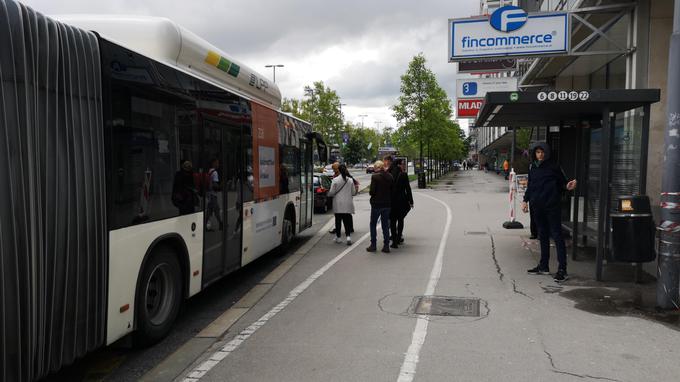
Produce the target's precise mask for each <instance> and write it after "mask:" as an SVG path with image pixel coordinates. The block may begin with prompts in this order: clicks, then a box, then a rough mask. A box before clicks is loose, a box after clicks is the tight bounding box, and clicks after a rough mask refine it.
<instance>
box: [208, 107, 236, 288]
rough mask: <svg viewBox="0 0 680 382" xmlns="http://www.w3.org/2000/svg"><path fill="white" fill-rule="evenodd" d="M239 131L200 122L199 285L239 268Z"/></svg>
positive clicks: (216, 123) (210, 122) (213, 123)
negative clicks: (200, 212) (201, 213)
mask: <svg viewBox="0 0 680 382" xmlns="http://www.w3.org/2000/svg"><path fill="white" fill-rule="evenodd" d="M238 142H240V131H239V130H238V129H237V128H234V127H232V126H229V125H225V124H222V123H218V122H215V121H212V120H209V119H204V121H203V163H202V169H201V170H202V172H203V179H204V180H203V188H204V192H205V202H204V207H203V208H204V210H203V211H204V218H203V220H204V223H203V230H204V236H203V237H204V240H203V284H204V285H206V284H209V283H210V282H212V281H214V280H216V279H218V278H219V277H221V276H222V275H224V274H226V273H228V272H230V271H232V270H233V269H235V268H238V267H239V266H240V265H241V227H240V224H239V223H238V222H240V219H239V217H240V216H241V215H240V214H241V208H240V207H239V205H240V203H241V182H239V181H238V172H239V166H240V165H241V161H240V160H238V159H239V156H238V153H240V145H239V144H238Z"/></svg>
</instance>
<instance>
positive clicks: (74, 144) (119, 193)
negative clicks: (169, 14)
mask: <svg viewBox="0 0 680 382" xmlns="http://www.w3.org/2000/svg"><path fill="white" fill-rule="evenodd" d="M57 19H58V20H59V21H56V20H55V19H52V18H48V17H45V16H43V15H41V14H39V13H37V12H34V11H33V10H31V9H30V8H28V7H26V6H24V5H22V4H20V3H17V2H14V1H12V0H0V47H1V50H2V52H3V53H2V54H1V55H0V83H1V85H2V86H1V87H0V124H1V125H0V157H1V158H2V163H1V164H0V174H1V175H2V182H0V190H1V192H0V195H2V197H1V198H0V211H1V215H0V272H1V277H2V281H0V320H1V321H0V331H1V332H0V336H1V337H2V338H3V340H2V344H1V346H2V348H0V350H1V351H2V354H1V355H0V370H2V372H0V380H7V381H9V380H15V381H23V380H33V379H36V378H40V377H41V376H44V375H46V374H48V373H49V372H51V371H54V370H57V369H59V368H60V367H61V366H63V365H66V364H69V363H71V362H73V360H74V359H76V358H78V357H81V356H83V355H84V354H85V353H87V352H89V351H91V350H93V349H95V348H97V347H100V346H103V345H107V344H110V343H112V342H114V341H116V340H118V339H120V338H122V337H123V336H126V335H128V334H131V333H133V334H134V335H135V336H136V337H137V339H138V340H140V342H141V343H153V342H155V341H158V340H159V339H161V338H163V337H164V336H165V335H166V334H167V333H168V331H169V330H170V328H171V326H172V324H173V322H174V320H175V318H176V316H177V313H178V310H179V307H180V304H181V302H182V300H183V299H185V298H188V297H191V296H193V295H194V294H196V293H198V292H200V291H201V290H202V289H204V288H205V287H206V286H208V285H209V284H211V283H213V282H214V281H216V280H218V279H219V278H220V277H222V276H224V275H226V274H228V273H230V272H232V271H234V270H236V269H238V268H240V267H243V266H244V265H246V264H248V263H250V262H252V261H253V260H255V259H256V258H258V257H259V256H261V255H263V254H265V253H266V252H268V251H270V250H272V249H274V248H276V247H277V246H279V245H285V244H287V243H288V242H289V241H290V239H291V238H292V237H293V236H294V235H295V234H296V233H298V232H300V231H302V230H304V229H305V228H307V227H309V226H310V225H311V220H312V212H313V207H314V204H313V195H312V189H311V187H312V182H311V177H312V156H313V155H312V153H313V148H314V149H316V150H318V151H320V152H321V153H320V154H319V155H320V156H321V157H325V156H327V153H326V152H325V151H326V150H325V145H324V144H323V142H322V141H321V139H320V136H319V135H318V134H315V133H314V132H313V131H312V129H311V126H310V125H309V124H308V123H306V122H304V121H301V120H298V119H296V118H294V117H292V116H290V115H287V114H284V113H282V112H280V111H279V106H280V93H279V91H278V89H277V87H276V85H274V84H273V83H271V82H269V81H268V80H266V79H265V78H264V77H262V76H261V75H260V74H257V73H256V72H254V71H252V70H251V69H249V68H247V67H246V66H245V65H243V64H241V63H239V62H237V61H235V60H233V59H231V58H229V57H227V56H226V55H225V54H224V53H222V52H221V51H220V50H219V49H217V48H215V47H214V46H212V45H210V44H208V43H207V42H205V41H203V40H202V39H200V38H199V37H197V36H196V35H194V34H192V33H190V32H188V31H186V30H185V29H183V28H182V27H180V26H178V25H177V24H175V23H173V22H171V21H169V20H166V19H160V18H132V17H122V18H121V17H118V18H111V17H99V16H97V17H83V16H78V17H76V16H72V17H69V16H64V17H58V18H57Z"/></svg>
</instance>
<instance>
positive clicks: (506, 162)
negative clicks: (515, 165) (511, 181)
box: [503, 159, 510, 180]
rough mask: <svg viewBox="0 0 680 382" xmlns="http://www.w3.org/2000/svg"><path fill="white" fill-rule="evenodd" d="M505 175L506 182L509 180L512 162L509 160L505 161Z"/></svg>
mask: <svg viewBox="0 0 680 382" xmlns="http://www.w3.org/2000/svg"><path fill="white" fill-rule="evenodd" d="M503 173H504V174H505V180H508V176H509V175H510V162H508V160H507V159H506V160H504V161H503Z"/></svg>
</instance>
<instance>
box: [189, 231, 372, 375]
mask: <svg viewBox="0 0 680 382" xmlns="http://www.w3.org/2000/svg"><path fill="white" fill-rule="evenodd" d="M324 231H325V227H324ZM368 235H369V234H368V233H367V234H365V235H364V236H362V237H361V238H360V239H359V240H357V241H356V242H355V243H354V244H352V245H351V246H350V247H349V248H347V249H346V250H344V251H342V252H341V253H340V254H339V255H337V256H335V257H334V258H333V260H331V261H329V262H328V263H326V265H324V266H323V267H321V268H320V269H319V270H318V271H316V272H314V274H313V275H311V276H309V277H308V278H307V279H306V280H305V281H303V282H302V283H300V285H298V286H297V287H295V289H293V290H291V291H290V292H289V293H288V297H286V298H285V299H284V300H283V301H281V302H280V303H279V304H278V305H276V306H275V307H273V308H272V309H271V310H270V311H269V312H267V313H265V314H264V315H263V316H262V317H260V319H259V320H257V321H255V322H254V323H253V324H251V325H250V326H248V327H247V328H245V329H244V330H243V331H241V333H239V334H238V335H237V336H236V337H235V338H234V339H233V340H231V341H229V342H228V343H227V344H226V345H224V347H223V348H222V349H220V350H218V351H216V352H215V353H213V354H212V355H211V356H210V358H208V360H207V361H205V362H203V363H202V364H200V365H199V366H197V367H196V368H195V369H193V370H192V371H191V372H189V374H187V376H186V377H185V378H184V382H196V381H199V380H200V379H201V378H203V376H204V375H206V374H207V373H208V372H209V371H210V370H211V369H212V368H213V367H215V366H217V364H219V363H220V362H221V361H222V360H223V359H225V358H227V357H228V356H229V354H231V353H232V352H234V351H235V350H236V349H238V347H239V346H240V345H241V344H242V343H243V342H245V341H246V340H247V339H248V338H250V336H252V335H253V334H254V333H255V332H256V331H257V330H258V329H259V328H261V327H263V326H264V325H265V324H266V323H267V321H269V320H270V319H272V318H273V317H274V316H276V315H277V314H278V313H279V312H281V311H283V310H284V309H285V308H286V307H287V306H288V305H289V304H290V303H291V302H293V301H294V300H295V299H296V298H297V297H298V296H299V295H301V294H302V292H304V291H305V290H306V289H307V288H309V286H310V285H312V283H313V282H314V281H316V279H318V278H319V277H321V276H323V274H324V273H326V271H328V270H329V269H330V268H331V267H332V266H333V265H335V263H337V262H338V261H340V260H341V259H342V258H343V257H345V255H347V254H348V253H350V252H352V251H353V250H354V249H355V248H356V247H357V246H359V244H361V243H362V242H363V241H364V240H366V238H368Z"/></svg>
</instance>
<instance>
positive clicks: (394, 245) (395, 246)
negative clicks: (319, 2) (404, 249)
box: [390, 241, 399, 249]
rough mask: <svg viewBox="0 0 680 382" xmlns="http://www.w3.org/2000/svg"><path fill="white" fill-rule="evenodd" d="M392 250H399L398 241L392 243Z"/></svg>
mask: <svg viewBox="0 0 680 382" xmlns="http://www.w3.org/2000/svg"><path fill="white" fill-rule="evenodd" d="M390 248H395V249H396V248H399V244H397V242H396V241H393V242H392V245H390Z"/></svg>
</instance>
